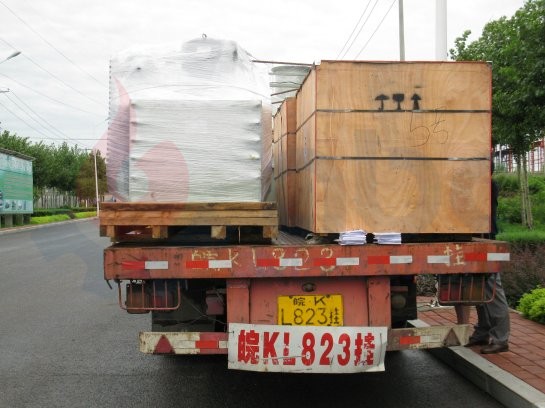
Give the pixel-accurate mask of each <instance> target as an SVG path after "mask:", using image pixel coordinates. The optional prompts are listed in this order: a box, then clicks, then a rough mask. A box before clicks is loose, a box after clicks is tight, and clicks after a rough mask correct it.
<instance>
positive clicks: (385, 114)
mask: <svg viewBox="0 0 545 408" xmlns="http://www.w3.org/2000/svg"><path fill="white" fill-rule="evenodd" d="M491 100H492V98H491V68H490V65H489V64H487V63H481V62H362V61H322V63H321V64H320V65H318V66H316V67H315V68H314V69H313V70H312V71H311V72H310V74H309V75H308V77H307V78H306V80H305V82H304V83H303V86H302V88H301V90H300V92H299V93H298V94H297V136H296V169H297V192H298V195H297V201H296V207H297V208H296V225H297V226H298V227H301V228H304V229H306V230H309V231H313V232H316V233H336V232H341V231H347V230H351V229H364V230H365V231H367V232H388V231H393V232H401V233H409V234H412V233H415V234H445V233H449V234H452V233H456V234H457V233H461V234H472V233H486V232H488V231H489V229H490V191H491V188H490V183H491V178H490V149H491ZM309 209H310V210H309Z"/></svg>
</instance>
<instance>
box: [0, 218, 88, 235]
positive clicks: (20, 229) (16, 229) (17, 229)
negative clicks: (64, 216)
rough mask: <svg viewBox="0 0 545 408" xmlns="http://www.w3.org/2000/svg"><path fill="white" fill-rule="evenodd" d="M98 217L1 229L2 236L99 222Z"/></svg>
mask: <svg viewBox="0 0 545 408" xmlns="http://www.w3.org/2000/svg"><path fill="white" fill-rule="evenodd" d="M97 219H98V217H97V216H95V217H89V218H80V219H77V220H66V221H57V222H50V223H48V224H39V225H23V226H21V227H10V228H0V235H7V234H12V233H15V232H23V231H30V230H35V229H39V228H45V227H51V226H53V225H62V224H71V223H75V222H83V221H89V220H97Z"/></svg>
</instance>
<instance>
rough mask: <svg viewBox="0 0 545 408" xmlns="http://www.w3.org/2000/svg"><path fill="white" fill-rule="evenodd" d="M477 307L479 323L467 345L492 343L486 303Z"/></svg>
mask: <svg viewBox="0 0 545 408" xmlns="http://www.w3.org/2000/svg"><path fill="white" fill-rule="evenodd" d="M475 308H476V309H477V324H476V325H475V326H474V331H473V334H472V335H471V336H469V342H468V343H467V345H466V346H484V345H487V344H488V343H490V334H489V333H490V318H489V314H488V311H487V309H486V307H485V305H477V306H475Z"/></svg>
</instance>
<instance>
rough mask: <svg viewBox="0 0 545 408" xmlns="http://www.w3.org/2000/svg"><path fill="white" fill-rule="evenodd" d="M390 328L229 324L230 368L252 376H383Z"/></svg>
mask: <svg viewBox="0 0 545 408" xmlns="http://www.w3.org/2000/svg"><path fill="white" fill-rule="evenodd" d="M387 336H388V329H387V328H386V327H346V326H344V327H324V326H274V325H253V324H242V323H230V324H229V346H228V355H229V368H231V369H237V370H248V371H268V372H300V373H354V372H361V371H384V356H385V354H386V346H387Z"/></svg>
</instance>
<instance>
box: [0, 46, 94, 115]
mask: <svg viewBox="0 0 545 408" xmlns="http://www.w3.org/2000/svg"><path fill="white" fill-rule="evenodd" d="M0 41H2V42H3V43H4V44H6V45H7V46H8V47H11V48H13V49H14V50H15V49H16V47H14V46H13V45H12V44H10V43H9V42H7V41H6V40H4V39H3V38H0ZM22 55H23V57H25V58H26V59H27V60H29V61H30V62H32V63H33V64H34V65H36V66H37V67H38V68H40V69H41V70H42V71H44V72H46V73H47V74H49V75H50V76H51V77H52V78H53V79H55V80H56V81H58V82H60V83H61V84H63V85H64V86H66V87H68V88H70V89H72V90H73V91H74V92H76V93H78V94H80V95H81V96H83V97H84V98H86V99H88V100H90V101H91V102H94V103H96V104H98V105H101V106H102V105H103V104H102V103H101V102H99V101H97V100H96V99H93V98H91V97H90V96H88V95H86V94H84V93H83V92H81V91H80V90H78V89H76V88H74V87H73V86H72V85H70V84H69V83H67V82H66V81H64V80H63V79H61V78H59V77H58V76H57V75H55V74H53V73H52V72H50V71H49V70H48V69H46V68H44V67H43V66H41V65H40V64H38V63H37V62H36V61H34V60H33V59H32V58H30V57H29V56H28V55H27V54H26V53H23V54H22Z"/></svg>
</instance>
